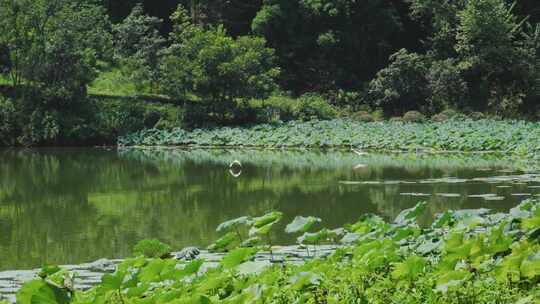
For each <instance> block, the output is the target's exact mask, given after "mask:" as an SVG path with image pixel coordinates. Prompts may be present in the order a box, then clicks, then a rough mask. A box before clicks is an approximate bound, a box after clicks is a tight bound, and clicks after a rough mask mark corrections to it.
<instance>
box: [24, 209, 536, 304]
mask: <svg viewBox="0 0 540 304" xmlns="http://www.w3.org/2000/svg"><path fill="white" fill-rule="evenodd" d="M425 209H426V203H419V204H418V205H416V206H415V207H413V208H411V209H407V210H404V211H403V212H402V213H401V214H399V216H397V218H396V219H395V220H394V222H393V223H387V222H385V221H384V220H382V219H381V218H380V217H378V216H374V215H365V216H363V217H362V218H361V219H360V220H359V221H358V222H357V223H354V224H351V225H346V226H345V227H343V228H342V233H344V234H345V236H344V237H343V238H342V239H341V243H343V245H342V246H341V247H340V248H338V249H336V250H335V252H334V253H332V254H331V255H330V256H328V257H326V258H314V259H310V260H307V261H305V262H304V263H302V264H293V263H289V262H287V261H286V260H285V261H281V263H269V262H268V261H266V262H264V261H257V260H254V256H255V254H256V253H257V252H258V251H259V250H261V248H262V247H249V248H247V247H236V248H232V249H231V250H229V252H228V253H227V254H226V255H225V257H224V258H223V259H222V261H221V262H220V263H219V264H217V265H215V266H212V267H203V264H204V261H202V260H200V259H198V260H194V261H178V260H174V259H152V258H150V259H149V258H145V257H144V256H139V257H136V258H131V259H127V260H125V261H124V262H123V263H121V264H120V265H119V266H118V267H117V270H116V272H115V273H113V274H108V275H105V276H104V277H103V279H102V282H101V284H99V285H98V286H95V287H93V288H91V289H90V290H88V291H80V290H76V289H72V288H71V287H68V286H66V277H67V276H66V275H67V273H66V272H65V271H62V270H59V269H58V268H55V267H49V268H48V269H50V271H46V272H45V274H44V276H43V277H42V278H40V279H37V280H34V281H32V282H29V283H27V284H26V285H25V286H24V287H23V288H22V289H21V290H20V291H19V292H18V294H17V300H18V303H22V304H26V303H77V304H85V303H522V304H523V303H530V304H534V303H539V301H540V255H539V254H538V253H539V252H540V243H539V241H540V204H539V203H538V202H536V201H533V200H527V201H524V202H523V203H521V204H520V205H519V206H516V207H515V208H513V209H512V210H510V211H509V212H508V213H504V214H503V213H490V211H489V210H486V209H479V210H458V211H447V212H445V213H443V214H441V215H440V216H439V217H438V218H437V220H436V221H435V222H434V223H433V225H432V226H431V227H426V228H422V227H420V226H418V224H417V220H418V218H419V217H420V216H421V215H422V213H423V212H424V211H425ZM280 218H281V215H280V213H279V212H273V213H269V214H266V215H263V216H261V217H257V218H253V219H252V220H250V221H246V220H245V219H242V220H238V219H237V220H233V221H229V222H226V223H224V224H222V225H220V227H221V228H222V229H220V230H222V231H227V229H228V228H231V227H234V226H235V225H236V224H242V225H243V224H244V223H248V224H250V225H253V226H252V227H251V229H252V230H253V231H254V232H253V234H257V235H258V234H266V233H268V231H269V229H270V228H269V227H272V226H273V225H274V224H275V223H276V222H277V221H278V220H279V219H280ZM315 222H318V220H317V219H315V218H308V217H299V218H297V219H295V220H294V221H293V222H292V223H291V224H290V225H288V227H287V228H286V229H287V231H289V232H296V233H299V232H302V231H305V232H307V231H308V230H309V229H310V228H311V225H312V224H314V223H315ZM268 225H271V226H268ZM226 227H228V228H227V229H225V228H226ZM223 229H225V230H223ZM323 230H324V229H323ZM255 231H256V232H255ZM326 233H327V234H328V233H330V230H328V229H326ZM233 236H235V237H237V236H236V235H235V234H234V233H233ZM67 281H68V282H69V280H67ZM68 285H69V284H68Z"/></svg>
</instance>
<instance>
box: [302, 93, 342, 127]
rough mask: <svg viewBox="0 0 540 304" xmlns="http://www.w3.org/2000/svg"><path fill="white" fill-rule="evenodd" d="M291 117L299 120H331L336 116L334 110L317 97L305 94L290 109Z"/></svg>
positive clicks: (321, 98) (320, 97)
mask: <svg viewBox="0 0 540 304" xmlns="http://www.w3.org/2000/svg"><path fill="white" fill-rule="evenodd" d="M292 115H293V116H294V117H295V118H296V119H300V120H304V121H306V120H312V119H323V120H325V119H332V118H335V117H336V116H337V113H336V110H335V109H334V107H332V106H331V105H330V104H328V102H327V101H326V100H325V99H324V98H323V97H322V96H319V95H316V94H305V95H303V96H301V97H300V98H298V99H297V100H296V102H295V103H294V105H293V107H292Z"/></svg>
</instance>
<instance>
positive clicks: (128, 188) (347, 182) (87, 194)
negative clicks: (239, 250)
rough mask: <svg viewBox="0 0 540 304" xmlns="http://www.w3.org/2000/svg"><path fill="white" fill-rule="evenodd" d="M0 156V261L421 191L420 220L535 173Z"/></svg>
mask: <svg viewBox="0 0 540 304" xmlns="http://www.w3.org/2000/svg"><path fill="white" fill-rule="evenodd" d="M0 160H1V162H0V257H1V258H0V269H15V268H29V267H37V266H40V265H41V264H42V263H45V262H49V263H79V262H85V261H91V260H95V259H98V258H101V257H111V258H113V257H124V256H126V255H129V253H130V250H131V248H132V246H133V244H134V243H136V242H137V241H138V240H140V239H143V238H148V237H156V238H159V239H162V240H164V241H165V242H168V243H170V244H172V245H173V247H174V248H181V247H184V246H188V245H199V246H202V245H206V244H208V243H210V242H211V241H212V240H213V239H215V238H216V237H217V235H216V233H215V227H216V226H217V225H218V224H219V223H220V222H222V221H224V220H226V219H229V218H233V217H237V216H240V215H244V214H250V215H256V214H261V213H263V212H266V211H269V210H273V209H274V210H280V211H283V212H284V213H285V214H286V218H285V220H284V221H285V222H287V221H289V220H291V219H292V218H293V216H294V215H314V216H318V217H321V218H322V219H323V220H324V225H326V226H327V227H329V228H334V227H337V226H341V225H343V224H344V223H347V222H353V221H355V220H356V219H357V218H358V217H359V216H360V215H361V214H363V213H366V212H372V213H377V214H380V215H382V216H384V217H385V218H387V219H391V218H393V217H395V216H396V215H397V214H398V213H399V212H400V211H401V210H403V209H405V208H408V207H410V206H412V205H414V204H415V203H416V202H417V201H419V200H426V201H428V202H429V205H428V206H429V214H428V215H426V217H425V218H424V219H423V221H424V222H429V221H430V220H431V218H432V217H433V215H434V214H436V213H438V212H441V211H443V210H446V209H459V208H477V207H487V208H491V209H495V210H507V209H509V208H510V207H511V206H513V205H514V204H516V203H517V202H519V201H520V200H522V199H524V198H526V197H532V196H535V195H538V194H539V193H540V189H539V188H538V185H540V183H539V182H538V177H537V176H535V175H522V173H523V172H520V169H521V168H520V165H519V164H517V163H515V162H513V161H510V160H505V159H503V158H499V157H494V156H487V155H475V156H469V157H462V156H456V155H454V156H444V155H416V154H412V155H377V154H362V155H358V154H355V153H351V152H329V153H324V152H313V151H292V152H291V151H289V152H284V151H270V152H268V151H267V152H262V151H254V150H243V151H238V150H237V151H227V150H195V151H184V150H174V149H166V150H122V151H106V150H99V149H63V150H59V149H50V150H34V151H30V150H5V151H1V152H0ZM233 160H238V161H239V162H240V163H241V164H242V166H241V169H240V171H237V169H238V168H230V167H229V165H230V164H231V162H232V161H233ZM359 164H362V165H364V166H358V165H359ZM232 169H234V170H235V171H233V173H234V174H231V173H230V172H229V170H232ZM501 171H504V172H501ZM239 172H240V173H241V175H238V176H235V175H237V174H238V173H239ZM496 176H497V177H498V178H493V177H496ZM504 177H506V178H504ZM457 180H462V181H460V182H455V181H457ZM411 193H412V194H425V196H415V195H406V194H411ZM440 194H454V195H450V196H448V195H447V196H444V195H440ZM456 194H457V195H456ZM484 194H492V195H490V196H489V197H493V195H495V196H496V197H498V198H501V197H502V198H503V199H502V200H497V201H496V200H487V199H486V197H487V196H479V195H484ZM518 194H521V195H525V194H527V196H519V195H518ZM275 238H276V239H278V240H279V241H280V242H281V243H289V242H292V241H293V239H292V237H290V236H286V235H282V234H280V235H276V236H275Z"/></svg>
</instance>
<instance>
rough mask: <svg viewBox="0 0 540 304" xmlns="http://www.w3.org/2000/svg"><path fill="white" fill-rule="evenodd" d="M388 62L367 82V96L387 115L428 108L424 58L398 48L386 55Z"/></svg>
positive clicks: (425, 62)
mask: <svg viewBox="0 0 540 304" xmlns="http://www.w3.org/2000/svg"><path fill="white" fill-rule="evenodd" d="M390 62H391V63H390V65H388V67H386V68H384V69H382V70H381V71H379V72H378V73H377V76H376V77H375V78H374V79H373V80H372V81H371V82H370V84H369V88H368V93H367V95H368V98H369V100H370V101H371V102H372V103H373V104H374V105H375V106H376V107H381V108H383V110H384V111H385V113H386V114H387V115H402V114H403V113H405V112H407V111H411V110H419V109H422V110H424V111H426V112H427V111H430V110H431V107H430V106H429V105H428V104H427V99H428V97H429V91H428V90H427V88H428V80H427V79H426V75H427V71H428V70H429V65H428V61H427V60H426V58H425V57H424V56H422V55H419V54H416V53H409V52H408V51H407V50H405V49H401V50H399V51H398V52H397V53H395V54H393V55H392V56H390Z"/></svg>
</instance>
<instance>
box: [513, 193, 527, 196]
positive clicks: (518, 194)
mask: <svg viewBox="0 0 540 304" xmlns="http://www.w3.org/2000/svg"><path fill="white" fill-rule="evenodd" d="M510 195H512V196H531V195H532V193H512V194H510Z"/></svg>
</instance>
